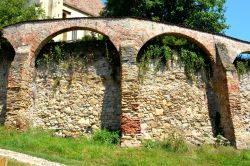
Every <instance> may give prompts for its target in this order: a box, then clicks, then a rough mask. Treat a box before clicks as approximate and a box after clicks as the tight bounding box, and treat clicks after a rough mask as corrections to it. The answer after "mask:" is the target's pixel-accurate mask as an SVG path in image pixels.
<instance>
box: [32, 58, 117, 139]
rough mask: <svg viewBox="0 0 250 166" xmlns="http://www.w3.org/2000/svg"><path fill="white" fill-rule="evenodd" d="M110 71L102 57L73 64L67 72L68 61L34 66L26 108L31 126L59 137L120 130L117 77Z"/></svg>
mask: <svg viewBox="0 0 250 166" xmlns="http://www.w3.org/2000/svg"><path fill="white" fill-rule="evenodd" d="M65 56H66V55H65ZM71 63H72V62H71ZM63 65H64V67H63ZM65 65H66V67H65ZM112 70H113V68H112V66H111V65H110V64H109V63H108V60H107V58H106V57H105V55H99V56H98V57H95V60H94V61H93V62H90V64H87V66H83V64H77V61H76V62H75V64H74V66H73V67H72V68H70V69H69V68H68V66H67V62H64V63H62V64H49V65H48V64H39V65H37V67H36V72H37V73H36V77H35V80H34V82H33V85H32V93H33V96H34V97H33V102H32V105H31V106H30V107H29V109H28V112H29V115H30V121H31V123H32V124H33V125H34V126H39V127H43V128H46V129H54V130H56V132H57V134H58V135H60V136H72V135H73V136H75V135H79V134H82V133H92V132H93V131H94V130H97V129H101V128H106V129H109V130H119V129H120V116H121V112H120V110H121V109H120V100H121V99H120V81H119V80H120V78H119V74H117V75H116V76H115V77H116V78H115V79H114V78H113V77H112ZM118 70H119V69H118ZM118 73H119V72H118Z"/></svg>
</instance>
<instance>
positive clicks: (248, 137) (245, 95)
mask: <svg viewBox="0 0 250 166" xmlns="http://www.w3.org/2000/svg"><path fill="white" fill-rule="evenodd" d="M239 80H240V97H241V98H240V102H241V110H240V111H239V112H238V113H237V115H238V117H237V118H238V121H239V122H241V123H240V125H238V126H237V129H236V132H237V133H238V135H239V140H238V141H237V143H238V146H239V147H248V148H250V72H248V73H246V74H244V75H243V76H241V77H240V78H239Z"/></svg>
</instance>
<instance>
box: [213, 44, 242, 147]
mask: <svg viewBox="0 0 250 166" xmlns="http://www.w3.org/2000/svg"><path fill="white" fill-rule="evenodd" d="M216 53H217V55H216V64H215V65H214V72H213V73H214V76H213V88H214V90H215V92H216V94H217V97H218V100H219V101H218V103H219V113H220V127H221V128H222V132H223V133H222V134H223V135H224V137H225V138H227V139H228V140H229V141H230V143H231V145H233V146H236V140H237V137H236V134H235V130H237V129H235V124H236V119H235V116H234V115H235V113H236V112H237V111H240V89H239V87H240V85H239V82H238V75H237V71H236V69H235V67H234V65H233V64H232V63H231V61H230V59H229V56H228V50H227V48H226V46H225V45H224V44H221V43H217V44H216Z"/></svg>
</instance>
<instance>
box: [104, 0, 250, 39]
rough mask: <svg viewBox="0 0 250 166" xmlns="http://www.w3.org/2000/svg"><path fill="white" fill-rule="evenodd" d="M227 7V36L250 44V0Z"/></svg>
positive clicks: (231, 0) (235, 0) (229, 0)
mask: <svg viewBox="0 0 250 166" xmlns="http://www.w3.org/2000/svg"><path fill="white" fill-rule="evenodd" d="M102 2H103V3H105V2H106V0H102ZM225 6H226V13H225V17H226V22H227V24H229V26H230V27H229V29H227V30H226V31H225V34H226V35H228V36H231V37H235V38H238V39H241V40H246V41H249V42H250V0H227V2H226V4H225Z"/></svg>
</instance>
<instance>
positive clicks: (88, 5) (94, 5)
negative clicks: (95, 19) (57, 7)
mask: <svg viewBox="0 0 250 166" xmlns="http://www.w3.org/2000/svg"><path fill="white" fill-rule="evenodd" d="M63 3H64V4H66V5H68V6H70V7H72V8H75V9H77V10H80V11H82V12H84V13H87V14H89V15H91V16H99V13H100V11H101V10H102V8H103V4H102V1H101V0H64V1H63Z"/></svg>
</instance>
